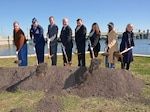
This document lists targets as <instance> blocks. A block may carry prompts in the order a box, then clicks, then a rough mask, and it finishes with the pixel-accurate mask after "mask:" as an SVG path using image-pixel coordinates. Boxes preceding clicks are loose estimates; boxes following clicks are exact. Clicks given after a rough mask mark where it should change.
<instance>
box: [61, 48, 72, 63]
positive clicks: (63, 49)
mask: <svg viewBox="0 0 150 112" xmlns="http://www.w3.org/2000/svg"><path fill="white" fill-rule="evenodd" d="M61 47H62V51H63V53H64V55H65V58H66V61H67V63H64V64H65V66H71V63H69V61H68V56H67V53H66V51H65V48H64V47H63V45H62V46H61Z"/></svg>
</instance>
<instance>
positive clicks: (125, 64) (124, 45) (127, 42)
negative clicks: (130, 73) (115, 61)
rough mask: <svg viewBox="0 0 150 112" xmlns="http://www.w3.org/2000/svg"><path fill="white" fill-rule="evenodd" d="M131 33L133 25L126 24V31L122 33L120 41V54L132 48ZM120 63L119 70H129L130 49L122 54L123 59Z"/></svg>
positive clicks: (132, 34) (130, 60)
mask: <svg viewBox="0 0 150 112" xmlns="http://www.w3.org/2000/svg"><path fill="white" fill-rule="evenodd" d="M132 31H133V25H132V24H128V25H127V27H126V31H125V32H124V33H123V36H122V41H121V44H120V52H122V51H124V50H126V49H128V48H130V47H133V46H134V39H133V37H134V33H133V32H132ZM121 61H122V63H121V68H122V69H124V68H126V69H127V70H129V68H130V63H131V62H132V61H133V54H132V49H130V50H129V51H127V52H125V53H123V59H122V60H121Z"/></svg>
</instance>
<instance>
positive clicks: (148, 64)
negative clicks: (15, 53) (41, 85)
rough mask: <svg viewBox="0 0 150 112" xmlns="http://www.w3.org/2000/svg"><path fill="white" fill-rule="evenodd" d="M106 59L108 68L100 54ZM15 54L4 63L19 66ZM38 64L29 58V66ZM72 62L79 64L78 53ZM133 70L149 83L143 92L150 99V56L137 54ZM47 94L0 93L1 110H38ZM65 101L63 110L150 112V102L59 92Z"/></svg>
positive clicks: (1, 61) (64, 111)
mask: <svg viewBox="0 0 150 112" xmlns="http://www.w3.org/2000/svg"><path fill="white" fill-rule="evenodd" d="M99 58H101V59H102V60H103V63H102V65H101V67H103V68H104V57H102V56H101V55H99ZM13 61H14V58H10V59H0V67H16V66H17V65H15V64H14V63H13ZM45 62H46V63H48V65H49V66H50V60H48V59H47V57H45ZM35 64H36V62H35V57H30V58H29V66H34V65H35ZM89 64H90V58H89V54H87V55H86V65H87V66H89ZM57 65H58V66H62V56H58V63H57ZM72 66H77V56H76V55H73V63H72ZM116 68H120V63H119V62H117V63H116ZM131 72H132V73H133V74H134V75H135V76H136V77H138V78H139V79H141V80H143V81H144V83H145V87H144V89H143V91H142V93H141V94H142V95H143V96H144V97H145V98H147V99H150V58H148V57H134V62H133V63H131ZM43 97H44V93H43V92H25V91H17V92H14V93H10V92H2V93H0V112H9V111H10V110H11V109H13V108H19V107H22V108H25V109H26V112H35V110H34V109H33V107H35V105H36V104H37V102H38V101H39V100H40V99H42V98H43ZM55 98H57V99H58V100H59V101H60V102H61V103H62V104H63V105H64V109H63V110H62V111H61V112H150V105H145V104H142V103H139V102H129V101H125V100H123V99H122V98H117V99H111V100H110V99H106V98H103V97H90V98H80V97H78V96H71V95H68V96H55Z"/></svg>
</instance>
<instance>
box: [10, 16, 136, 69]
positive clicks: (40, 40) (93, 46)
mask: <svg viewBox="0 0 150 112" xmlns="http://www.w3.org/2000/svg"><path fill="white" fill-rule="evenodd" d="M49 22H50V24H49V25H48V31H47V44H48V58H50V59H51V61H52V65H56V64H57V45H58V26H57V25H56V24H55V22H54V17H53V16H50V17H49ZM76 22H77V26H76V28H75V43H76V50H77V52H76V53H77V56H78V66H86V61H85V47H86V40H87V38H86V34H87V29H86V27H85V25H83V23H82V19H80V18H79V19H77V21H76ZM62 24H63V26H62V29H61V32H60V40H61V43H62V44H61V48H62V53H63V64H64V66H70V65H71V63H72V48H73V37H72V29H71V27H70V26H69V21H68V19H67V18H64V19H63V20H62ZM13 26H14V34H13V37H14V44H15V45H16V56H17V58H18V60H21V62H20V63H19V64H18V65H19V66H27V64H28V58H27V43H26V38H25V35H24V32H23V31H22V30H21V28H20V27H19V23H18V22H14V24H13ZM132 31H133V25H132V24H128V25H127V27H126V31H125V32H124V33H123V37H122V42H121V44H120V52H122V51H124V50H126V49H128V48H130V47H132V46H134V40H133V36H134V34H133V32H132ZM100 36H101V31H100V28H99V25H98V24H97V23H93V24H92V27H91V31H90V33H89V35H88V40H89V43H88V44H89V48H88V50H89V51H90V57H91V59H94V58H97V57H98V54H99V51H100V47H101V46H100ZM30 37H31V39H32V40H33V46H34V49H35V52H36V57H37V64H39V63H43V62H44V48H45V43H46V41H45V39H44V31H43V28H42V27H41V26H40V25H39V24H38V21H37V19H36V18H33V19H32V25H31V29H30ZM105 51H106V52H107V53H108V55H107V56H106V58H105V62H106V63H105V65H106V67H108V68H115V58H116V57H115V56H114V53H115V52H117V51H118V43H117V33H116V32H115V29H114V24H113V23H112V22H110V23H109V24H108V34H107V39H106V47H105ZM122 55H123V57H121V58H119V59H118V60H119V61H121V67H122V69H124V68H125V67H126V69H127V70H129V67H130V63H131V62H132V61H133V56H132V49H130V50H128V51H127V52H125V53H123V54H122Z"/></svg>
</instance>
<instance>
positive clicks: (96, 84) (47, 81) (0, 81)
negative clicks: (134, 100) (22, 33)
mask: <svg viewBox="0 0 150 112" xmlns="http://www.w3.org/2000/svg"><path fill="white" fill-rule="evenodd" d="M100 63H101V61H100V60H93V62H91V66H90V67H89V68H86V67H56V66H53V67H48V66H47V65H46V64H41V65H39V66H38V67H18V68H1V69H0V73H1V74H0V77H1V78H0V91H5V90H7V91H15V90H16V89H21V90H26V91H29V90H32V91H33V90H34V91H45V92H46V96H45V98H44V99H42V100H41V101H40V102H39V104H38V109H41V110H42V109H46V110H45V111H47V110H48V109H50V108H51V109H52V107H53V108H54V110H56V111H58V110H59V109H60V108H61V105H60V104H59V102H58V101H56V100H54V99H52V98H49V96H52V95H64V94H74V95H78V96H80V97H90V96H103V97H107V98H116V97H125V96H126V95H137V94H139V93H140V92H141V90H142V87H143V83H142V82H141V81H140V80H139V79H137V78H136V77H135V76H134V75H133V74H132V73H131V72H129V71H126V70H120V69H107V68H98V67H99V64H100ZM50 105H52V107H50ZM55 107H56V108H55ZM57 109H58V110H57Z"/></svg>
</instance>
